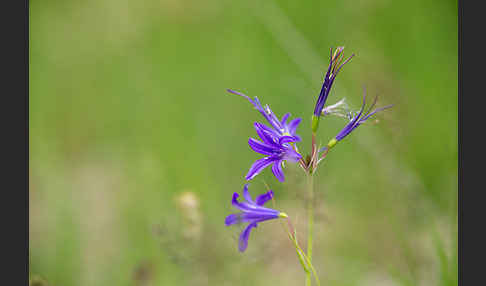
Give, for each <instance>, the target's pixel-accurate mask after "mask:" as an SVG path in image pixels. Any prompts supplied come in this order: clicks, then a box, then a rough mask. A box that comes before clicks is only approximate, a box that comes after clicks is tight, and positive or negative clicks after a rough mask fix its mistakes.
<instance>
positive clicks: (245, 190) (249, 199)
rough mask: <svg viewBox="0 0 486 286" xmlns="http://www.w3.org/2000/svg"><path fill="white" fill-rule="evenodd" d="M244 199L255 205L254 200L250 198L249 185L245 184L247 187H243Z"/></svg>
mask: <svg viewBox="0 0 486 286" xmlns="http://www.w3.org/2000/svg"><path fill="white" fill-rule="evenodd" d="M243 197H244V198H245V200H246V201H247V202H249V203H251V204H254V202H253V199H252V198H251V196H250V192H248V184H245V186H243Z"/></svg>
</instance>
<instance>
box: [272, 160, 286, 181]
mask: <svg viewBox="0 0 486 286" xmlns="http://www.w3.org/2000/svg"><path fill="white" fill-rule="evenodd" d="M272 173H273V174H274V175H275V177H276V178H277V180H279V181H280V182H284V181H285V176H284V174H283V170H282V161H277V162H275V163H274V164H273V166H272Z"/></svg>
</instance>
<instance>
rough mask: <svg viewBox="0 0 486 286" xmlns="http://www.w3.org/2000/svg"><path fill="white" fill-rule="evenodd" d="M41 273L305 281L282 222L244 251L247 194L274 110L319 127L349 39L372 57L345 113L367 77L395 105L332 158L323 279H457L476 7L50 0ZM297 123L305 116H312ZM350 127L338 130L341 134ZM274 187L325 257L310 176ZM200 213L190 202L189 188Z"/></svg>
mask: <svg viewBox="0 0 486 286" xmlns="http://www.w3.org/2000/svg"><path fill="white" fill-rule="evenodd" d="M29 24H30V40H29V45H30V47H29V55H30V65H29V84H30V87H29V89H30V99H29V100H30V104H29V137H30V160H29V172H30V191H29V246H30V251H29V260H30V261H29V271H30V274H31V278H32V279H33V280H35V279H43V280H44V281H47V283H49V285H59V286H61V285H62V286H69V285H83V286H85V285H117V286H118V285H119V286H122V285H302V284H303V283H304V273H303V271H302V269H301V268H300V265H299V262H298V260H297V257H296V254H295V251H294V250H293V249H292V245H291V243H290V242H289V240H288V239H287V238H286V235H285V233H284V232H283V230H282V229H281V227H280V225H279V224H278V223H277V222H275V221H272V222H265V223H262V224H260V225H259V227H258V228H257V229H255V230H254V231H253V232H252V234H251V237H250V243H249V247H248V250H247V251H246V252H245V253H244V254H241V253H239V252H238V250H237V237H238V234H239V231H240V230H241V229H242V228H241V227H239V226H233V227H225V226H224V223H223V221H224V217H225V216H226V215H227V214H229V213H231V212H233V211H234V210H233V209H232V207H231V204H230V200H231V195H232V193H233V192H239V191H241V189H242V186H243V184H244V183H245V181H244V178H243V177H244V175H245V174H246V172H247V170H248V168H249V166H250V165H251V164H252V162H253V161H254V160H256V159H257V158H259V156H258V155H257V154H255V153H254V152H252V151H251V150H250V148H249V147H248V144H247V140H248V138H249V137H250V136H251V137H255V136H256V134H255V131H254V130H253V126H252V124H253V122H254V121H260V122H261V121H262V117H261V115H260V114H259V113H258V112H257V111H255V110H254V109H253V108H252V106H251V105H250V104H249V103H248V102H247V101H246V100H244V99H242V98H240V97H237V96H232V95H229V94H227V93H226V92H225V89H226V88H232V89H236V90H239V91H242V92H245V93H247V94H248V95H250V96H258V98H259V99H260V100H261V101H262V103H264V104H265V103H267V104H269V105H270V107H271V108H272V110H273V111H274V112H275V113H276V114H277V115H278V116H282V115H283V114H284V113H286V112H291V113H292V116H293V117H301V118H303V121H302V123H301V125H300V127H299V129H298V131H299V132H298V133H299V134H300V135H301V136H302V137H303V140H304V142H303V143H301V144H300V145H299V146H300V149H301V150H303V151H304V152H305V153H307V152H308V151H309V145H310V144H309V140H310V136H309V131H310V117H311V114H312V111H313V108H314V103H315V101H316V98H317V96H318V93H319V90H320V86H321V80H322V77H323V73H324V71H325V69H326V67H327V64H328V55H329V48H330V47H336V46H338V45H344V46H345V47H346V48H345V55H350V54H351V53H352V52H354V53H355V54H356V57H355V58H353V60H352V61H351V62H350V63H349V64H347V65H346V66H345V67H344V68H343V69H342V71H341V73H340V75H339V76H338V78H337V80H336V82H335V84H334V87H333V90H332V94H331V95H330V97H329V99H328V103H329V104H332V103H335V102H337V101H338V100H339V99H341V98H342V97H346V99H347V100H348V102H349V104H350V105H351V106H353V107H354V108H358V107H359V104H360V100H361V96H362V89H363V86H366V88H367V92H368V94H369V95H379V96H380V99H379V105H385V104H391V103H394V104H395V107H394V108H393V109H391V110H387V111H385V112H383V113H381V114H380V115H378V116H377V118H378V119H379V122H378V123H377V124H365V125H363V126H361V127H360V128H358V129H357V130H356V131H355V132H353V134H351V135H350V136H348V137H347V138H346V139H345V140H344V141H343V142H342V143H340V144H338V145H337V146H336V148H335V149H333V152H331V153H330V154H329V155H328V157H327V159H326V161H325V162H324V163H323V164H322V165H320V167H319V170H318V174H317V178H316V188H317V191H316V194H317V198H318V207H317V212H318V214H317V218H316V225H315V228H316V231H317V233H316V238H315V246H314V257H315V258H314V260H315V262H314V265H315V266H316V268H317V272H318V273H319V276H320V279H321V282H322V285H379V286H380V285H457V164H458V163H457V1H449V0H447V1H439V0H425V1H423V0H411V1H391V0H374V1H364V0H358V1H351V0H343V1H317V0H311V1H290V0H278V1H276V0H265V1H254V0H250V1H223V0H210V1H195V0H157V1H156V0H146V1H114V0H86V1H55V0H51V1H38V0H32V1H30V23H29ZM293 117H292V118H293ZM344 124H345V122H344V121H343V120H342V119H340V118H336V117H331V118H326V119H324V120H322V121H321V124H320V129H319V142H321V143H325V142H327V141H328V140H329V139H330V138H331V137H332V136H334V135H335V134H336V133H337V132H338V131H339V130H340V128H342V126H344ZM285 174H286V177H287V180H286V182H285V183H284V184H280V183H278V181H277V180H276V179H275V178H274V177H273V176H272V174H271V172H270V170H265V171H264V172H263V173H262V174H260V175H258V176H257V177H256V178H255V179H254V180H253V181H252V183H251V185H250V192H251V193H252V194H253V195H257V194H259V193H262V192H264V191H265V188H266V186H265V185H266V184H267V185H268V186H270V188H272V189H273V190H274V191H275V194H276V202H277V207H278V209H280V210H283V211H285V212H287V213H288V214H289V215H290V216H291V218H292V221H293V223H294V224H295V225H296V227H297V231H298V235H299V238H300V241H302V244H303V246H305V243H304V241H305V234H306V224H305V219H306V218H305V210H304V204H303V201H302V197H303V195H302V194H303V192H304V190H303V189H302V186H303V177H304V176H303V172H302V171H301V170H300V169H298V168H297V166H295V165H291V164H287V168H286V170H285ZM188 192H190V193H192V194H193V197H194V198H195V199H196V202H197V204H196V203H194V204H192V205H189V206H187V205H186V206H185V207H184V206H181V205H180V203H178V202H179V201H180V199H181V197H180V196H181V195H182V194H184V193H186V194H187V193H188Z"/></svg>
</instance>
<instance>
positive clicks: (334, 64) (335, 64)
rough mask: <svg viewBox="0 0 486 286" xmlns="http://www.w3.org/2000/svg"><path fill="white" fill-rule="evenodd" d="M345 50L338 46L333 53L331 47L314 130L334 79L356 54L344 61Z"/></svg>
mask: <svg viewBox="0 0 486 286" xmlns="http://www.w3.org/2000/svg"><path fill="white" fill-rule="evenodd" d="M343 50H344V47H337V49H336V51H335V52H334V54H333V53H332V48H331V55H330V62H329V67H328V68H327V72H326V76H325V77H324V83H323V84H322V88H321V92H320V93H319V97H318V98H317V102H316V106H315V108H314V116H313V117H312V130H313V131H314V132H315V131H316V130H317V126H318V124H319V117H320V116H321V113H322V109H323V108H324V104H325V103H326V100H327V97H328V95H329V92H330V91H331V87H332V84H333V82H334V79H335V78H336V76H337V75H338V73H339V71H340V70H341V68H342V67H343V66H344V65H345V64H346V63H347V62H348V61H349V60H351V58H352V57H353V56H354V54H352V55H351V56H350V57H349V58H347V59H346V60H345V61H344V62H343V58H344V54H343V53H342V52H343Z"/></svg>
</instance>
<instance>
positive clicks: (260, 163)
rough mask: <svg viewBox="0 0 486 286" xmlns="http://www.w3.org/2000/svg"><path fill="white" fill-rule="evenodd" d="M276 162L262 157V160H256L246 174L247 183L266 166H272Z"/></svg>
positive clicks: (273, 159)
mask: <svg viewBox="0 0 486 286" xmlns="http://www.w3.org/2000/svg"><path fill="white" fill-rule="evenodd" d="M276 160H278V159H276V158H274V157H264V158H261V159H258V160H256V161H255V163H253V165H251V167H250V170H248V173H247V174H246V176H245V179H246V180H247V181H249V180H251V179H253V178H254V177H255V176H256V175H258V174H259V173H260V172H261V171H262V170H263V169H264V168H265V167H267V166H268V165H270V164H272V163H273V162H275V161H276Z"/></svg>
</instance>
